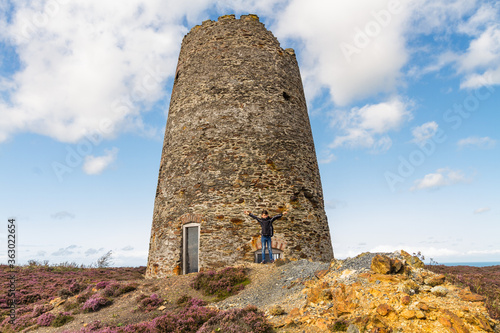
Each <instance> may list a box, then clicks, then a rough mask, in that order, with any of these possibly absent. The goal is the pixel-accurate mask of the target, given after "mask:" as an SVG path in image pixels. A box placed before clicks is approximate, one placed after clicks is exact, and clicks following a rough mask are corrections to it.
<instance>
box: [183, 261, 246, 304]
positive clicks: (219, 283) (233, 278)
mask: <svg viewBox="0 0 500 333" xmlns="http://www.w3.org/2000/svg"><path fill="white" fill-rule="evenodd" d="M249 282H250V280H248V278H247V275H246V272H245V268H243V267H226V268H224V269H222V270H220V271H218V272H216V271H213V270H210V271H207V272H200V273H198V274H197V275H196V277H195V278H194V280H193V281H192V282H191V287H193V288H194V289H196V290H201V291H203V293H204V294H205V295H216V296H217V297H218V298H219V299H224V298H226V297H228V296H231V295H234V294H236V293H237V292H238V291H240V290H242V289H243V288H244V287H245V285H247V284H248V283H249Z"/></svg>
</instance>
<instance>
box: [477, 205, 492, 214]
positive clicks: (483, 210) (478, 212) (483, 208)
mask: <svg viewBox="0 0 500 333" xmlns="http://www.w3.org/2000/svg"><path fill="white" fill-rule="evenodd" d="M490 210H491V208H490V207H481V208H478V209H476V210H474V214H482V213H486V212H489V211H490Z"/></svg>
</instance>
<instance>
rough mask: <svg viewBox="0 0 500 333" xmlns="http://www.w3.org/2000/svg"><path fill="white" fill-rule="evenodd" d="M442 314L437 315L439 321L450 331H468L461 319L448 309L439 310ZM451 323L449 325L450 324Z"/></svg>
mask: <svg viewBox="0 0 500 333" xmlns="http://www.w3.org/2000/svg"><path fill="white" fill-rule="evenodd" d="M441 313H442V316H441V317H439V319H438V320H439V322H440V323H441V324H443V326H445V327H446V328H447V329H448V331H450V332H452V333H470V331H469V329H468V328H467V327H466V326H465V324H464V322H463V321H462V319H460V318H459V317H458V316H457V315H456V314H454V313H453V312H451V311H450V310H441ZM450 325H451V326H450Z"/></svg>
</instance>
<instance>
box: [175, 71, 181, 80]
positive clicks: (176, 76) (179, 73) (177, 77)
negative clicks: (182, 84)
mask: <svg viewBox="0 0 500 333" xmlns="http://www.w3.org/2000/svg"><path fill="white" fill-rule="evenodd" d="M179 75H181V72H177V74H175V81H177V80H178V79H179Z"/></svg>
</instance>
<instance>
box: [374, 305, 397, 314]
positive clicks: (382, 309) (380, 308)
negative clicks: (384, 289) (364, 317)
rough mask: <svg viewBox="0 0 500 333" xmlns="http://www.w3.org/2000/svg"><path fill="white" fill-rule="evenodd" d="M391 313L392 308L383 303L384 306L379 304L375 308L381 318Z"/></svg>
mask: <svg viewBox="0 0 500 333" xmlns="http://www.w3.org/2000/svg"><path fill="white" fill-rule="evenodd" d="M391 311H394V309H393V308H392V306H390V305H389V304H387V303H384V304H380V305H379V306H378V307H377V313H378V314H379V315H381V316H383V317H384V316H387V315H388V314H389V312H391Z"/></svg>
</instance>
